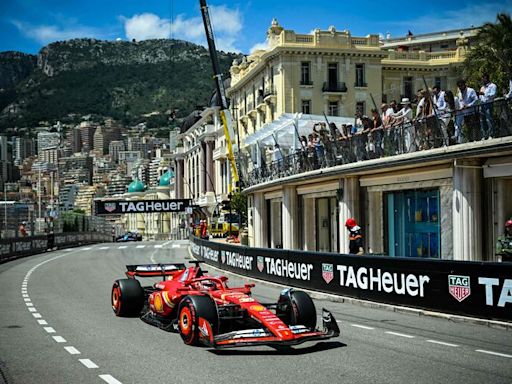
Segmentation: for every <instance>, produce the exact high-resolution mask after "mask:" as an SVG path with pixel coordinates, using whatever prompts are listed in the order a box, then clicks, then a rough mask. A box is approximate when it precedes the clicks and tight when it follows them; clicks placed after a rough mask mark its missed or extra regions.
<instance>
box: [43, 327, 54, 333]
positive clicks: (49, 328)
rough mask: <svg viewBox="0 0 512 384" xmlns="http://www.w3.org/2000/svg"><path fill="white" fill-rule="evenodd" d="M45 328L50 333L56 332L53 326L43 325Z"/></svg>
mask: <svg viewBox="0 0 512 384" xmlns="http://www.w3.org/2000/svg"><path fill="white" fill-rule="evenodd" d="M43 328H44V330H45V331H46V332H48V333H55V329H53V328H52V327H43Z"/></svg>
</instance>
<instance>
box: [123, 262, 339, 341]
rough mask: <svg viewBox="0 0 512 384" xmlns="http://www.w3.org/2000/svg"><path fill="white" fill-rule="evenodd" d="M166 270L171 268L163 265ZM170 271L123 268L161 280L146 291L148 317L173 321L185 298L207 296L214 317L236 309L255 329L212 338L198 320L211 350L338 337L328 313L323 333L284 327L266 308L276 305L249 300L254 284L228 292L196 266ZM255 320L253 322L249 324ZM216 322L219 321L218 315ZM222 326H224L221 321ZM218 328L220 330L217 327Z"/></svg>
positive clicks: (220, 280) (217, 279)
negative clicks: (215, 307)
mask: <svg viewBox="0 0 512 384" xmlns="http://www.w3.org/2000/svg"><path fill="white" fill-rule="evenodd" d="M166 265H167V266H170V265H171V264H166ZM174 266H176V267H175V268H174V269H172V268H167V269H165V268H160V269H158V267H157V265H148V266H143V265H141V266H127V267H128V271H127V272H126V276H127V277H129V278H135V277H156V276H162V278H163V280H162V281H160V282H158V283H155V284H154V285H153V287H151V288H150V289H148V288H146V289H145V291H146V292H147V294H148V296H147V304H148V310H149V312H150V313H151V314H152V315H155V316H157V317H159V318H166V319H169V320H172V319H176V318H177V316H178V308H179V306H180V302H181V301H182V299H183V298H184V297H186V296H197V295H200V296H204V295H208V296H210V297H211V298H212V299H213V300H214V301H215V304H216V306H217V312H218V314H220V313H222V310H223V309H224V308H227V307H229V308H236V310H237V312H238V313H244V316H245V317H246V318H247V319H248V320H249V321H250V322H251V324H252V325H253V326H254V324H257V327H247V328H244V327H242V328H241V329H240V327H239V328H238V329H235V330H230V331H228V332H224V333H222V334H216V335H214V334H213V332H212V331H211V326H210V324H205V323H208V322H207V321H205V319H203V318H199V330H200V338H201V340H202V342H203V343H204V344H206V345H210V346H212V347H215V348H223V347H224V348H226V347H236V346H243V345H261V344H263V345H273V344H281V345H282V344H287V345H295V344H300V343H302V342H305V341H309V340H320V339H327V338H330V337H335V336H338V335H339V329H338V326H337V324H336V321H335V320H334V317H332V315H331V313H330V312H328V311H326V310H324V314H323V316H324V328H325V321H326V320H325V317H326V316H327V315H326V314H325V313H326V312H327V313H328V316H329V317H330V318H331V320H328V321H329V322H330V323H331V322H333V323H334V324H333V325H331V326H330V327H327V328H332V327H334V329H327V330H324V331H320V330H317V329H308V328H307V327H305V326H301V325H294V326H288V325H287V324H285V323H284V322H283V321H282V320H281V319H280V318H279V317H278V316H277V314H276V313H275V311H272V310H271V309H269V308H268V307H272V308H274V309H275V306H276V305H277V304H262V303H260V302H258V301H257V300H256V299H254V298H253V297H252V296H251V288H252V287H254V284H245V285H244V286H243V287H236V288H230V287H228V286H227V280H228V278H227V277H226V276H210V275H206V274H205V271H203V270H202V269H201V267H200V266H199V265H196V266H191V267H188V268H185V266H184V265H183V264H181V265H179V264H174ZM253 320H255V321H253ZM219 322H220V323H222V322H223V317H222V316H221V315H219ZM224 322H227V320H225V321H224ZM221 328H222V327H221Z"/></svg>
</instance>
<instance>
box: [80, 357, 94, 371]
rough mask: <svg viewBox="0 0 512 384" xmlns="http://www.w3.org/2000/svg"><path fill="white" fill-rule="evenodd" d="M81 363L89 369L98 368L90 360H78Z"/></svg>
mask: <svg viewBox="0 0 512 384" xmlns="http://www.w3.org/2000/svg"><path fill="white" fill-rule="evenodd" d="M78 361H79V362H81V363H82V364H83V365H85V366H86V367H87V368H89V369H90V368H98V366H97V365H96V364H94V362H93V361H91V360H89V359H78Z"/></svg>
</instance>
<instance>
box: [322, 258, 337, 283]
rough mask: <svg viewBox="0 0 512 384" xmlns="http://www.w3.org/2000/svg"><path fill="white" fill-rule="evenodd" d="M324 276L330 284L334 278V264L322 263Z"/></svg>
mask: <svg viewBox="0 0 512 384" xmlns="http://www.w3.org/2000/svg"><path fill="white" fill-rule="evenodd" d="M322 277H323V278H324V280H325V282H326V283H327V284H329V283H330V282H331V281H332V279H334V267H333V265H332V264H324V263H322Z"/></svg>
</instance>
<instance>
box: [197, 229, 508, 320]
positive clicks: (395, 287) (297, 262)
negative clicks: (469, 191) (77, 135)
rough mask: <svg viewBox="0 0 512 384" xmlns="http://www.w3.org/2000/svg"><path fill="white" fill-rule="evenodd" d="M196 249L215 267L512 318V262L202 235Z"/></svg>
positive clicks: (391, 300)
mask: <svg viewBox="0 0 512 384" xmlns="http://www.w3.org/2000/svg"><path fill="white" fill-rule="evenodd" d="M191 251H192V254H193V255H194V257H196V258H197V259H199V260H203V261H205V262H206V263H207V264H211V265H213V266H215V267H218V268H221V269H224V270H226V271H231V272H235V273H238V274H241V275H246V276H249V277H254V278H257V279H262V280H267V281H271V282H275V283H280V284H284V285H287V286H293V287H299V288H305V289H311V290H315V291H320V292H327V293H332V294H336V295H341V296H347V297H353V298H358V299H362V300H370V301H375V302H381V303H387V304H393V305H401V306H408V307H415V308H422V309H427V310H432V311H440V312H445V313H452V314H458V315H463V316H472V317H480V318H485V319H496V320H505V321H512V263H487V262H485V263H481V262H458V261H444V260H424V259H409V258H396V257H385V256H379V257H376V256H353V255H337V254H329V253H317V252H303V251H286V250H278V249H262V248H250V247H242V246H233V245H228V244H221V243H216V242H210V241H206V240H201V239H198V238H193V239H192V244H191Z"/></svg>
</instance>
